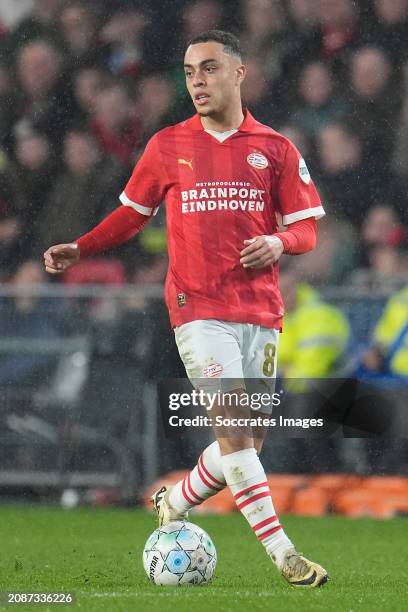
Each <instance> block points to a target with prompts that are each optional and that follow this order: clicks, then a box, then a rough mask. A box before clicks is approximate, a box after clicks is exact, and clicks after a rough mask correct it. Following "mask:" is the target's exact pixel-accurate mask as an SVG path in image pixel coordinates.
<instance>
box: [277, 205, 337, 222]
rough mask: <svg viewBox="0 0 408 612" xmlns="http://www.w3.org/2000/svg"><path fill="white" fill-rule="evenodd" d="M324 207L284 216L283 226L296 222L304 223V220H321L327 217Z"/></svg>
mask: <svg viewBox="0 0 408 612" xmlns="http://www.w3.org/2000/svg"><path fill="white" fill-rule="evenodd" d="M325 214H326V213H325V212H324V209H323V206H315V207H314V208H305V209H304V210H298V211H297V212H294V213H290V215H283V218H282V223H283V225H290V224H291V223H295V221H303V219H309V218H310V217H314V218H315V219H321V218H322V217H324V216H325Z"/></svg>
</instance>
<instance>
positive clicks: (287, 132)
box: [278, 123, 311, 165]
mask: <svg viewBox="0 0 408 612" xmlns="http://www.w3.org/2000/svg"><path fill="white" fill-rule="evenodd" d="M278 130H279V133H280V134H282V136H286V138H289V140H291V141H292V142H293V144H294V145H295V147H296V148H297V149H299V151H300V152H301V153H302V156H303V157H304V159H307V160H309V159H310V154H311V145H310V140H309V138H308V137H307V136H306V134H305V133H304V131H303V130H302V128H301V127H300V124H299V123H296V124H293V123H287V124H283V125H281V126H279V128H278ZM308 165H309V164H308Z"/></svg>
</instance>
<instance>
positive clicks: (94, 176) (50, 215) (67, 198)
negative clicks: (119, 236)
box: [36, 130, 126, 256]
mask: <svg viewBox="0 0 408 612" xmlns="http://www.w3.org/2000/svg"><path fill="white" fill-rule="evenodd" d="M64 165H65V167H64V170H63V172H62V173H61V174H60V176H59V177H58V178H57V181H56V183H55V185H54V187H53V189H52V190H51V192H50V195H49V197H48V200H47V202H46V204H45V206H44V208H43V210H42V213H41V215H40V218H39V221H38V235H37V252H36V255H37V256H40V255H41V253H42V252H43V251H44V250H45V249H46V248H48V247H49V246H50V244H56V243H58V242H67V241H69V240H74V239H76V238H78V237H79V236H80V235H82V234H84V233H85V232H87V231H88V230H89V229H91V228H92V227H93V226H94V225H96V224H97V223H98V222H99V221H100V220H101V219H102V218H103V217H104V216H106V214H107V213H108V212H110V211H111V210H112V209H113V208H114V207H115V205H116V204H117V202H118V197H119V194H120V192H121V191H122V189H123V184H124V181H125V175H126V172H125V173H124V170H123V167H122V166H120V165H119V164H117V163H116V162H114V161H113V160H111V159H109V158H108V157H106V156H104V155H103V154H102V153H101V152H100V150H99V148H98V145H97V143H96V142H95V139H94V137H93V136H92V135H91V134H89V133H87V132H81V131H75V130H72V131H70V132H68V133H67V135H66V137H65V140H64Z"/></svg>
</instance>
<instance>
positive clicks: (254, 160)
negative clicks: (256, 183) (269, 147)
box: [247, 151, 269, 170]
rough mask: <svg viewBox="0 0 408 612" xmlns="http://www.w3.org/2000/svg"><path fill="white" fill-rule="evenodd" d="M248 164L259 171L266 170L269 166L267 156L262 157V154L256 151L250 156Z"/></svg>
mask: <svg viewBox="0 0 408 612" xmlns="http://www.w3.org/2000/svg"><path fill="white" fill-rule="evenodd" d="M247 162H248V164H249V165H250V166H252V167H253V168H256V169H257V170H264V169H265V168H267V167H268V165H269V164H268V160H267V159H266V157H265V155H262V153H258V152H257V151H254V152H253V153H250V154H249V155H248V157H247Z"/></svg>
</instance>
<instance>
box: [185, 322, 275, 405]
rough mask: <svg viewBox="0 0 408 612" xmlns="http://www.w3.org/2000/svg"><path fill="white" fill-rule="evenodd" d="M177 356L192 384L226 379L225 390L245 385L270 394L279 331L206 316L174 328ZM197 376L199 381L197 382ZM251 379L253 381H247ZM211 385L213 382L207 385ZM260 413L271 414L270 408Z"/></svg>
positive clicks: (272, 388)
mask: <svg viewBox="0 0 408 612" xmlns="http://www.w3.org/2000/svg"><path fill="white" fill-rule="evenodd" d="M174 333H175V338H176V344H177V347H178V350H179V353H180V357H181V359H182V361H183V363H184V367H185V368H186V372H187V376H188V378H189V379H190V380H191V381H192V382H193V385H194V386H195V387H197V386H200V387H205V386H206V384H205V382H206V379H207V381H208V383H210V381H214V379H220V378H221V379H228V381H225V382H226V383H227V385H223V386H222V389H223V390H224V391H229V390H232V389H237V388H241V387H242V386H243V381H244V386H245V387H246V389H247V391H248V392H263V393H270V395H272V394H273V393H274V390H275V377H276V368H277V353H278V341H279V331H278V330H277V329H271V328H269V327H261V326H260V325H255V324H252V323H233V322H230V321H218V320H216V319H205V320H197V321H191V322H190V323H184V325H180V326H179V327H176V328H175V330H174ZM197 379H199V384H198V383H197ZM250 379H252V380H250ZM210 386H211V387H212V388H214V387H213V382H212V384H211V385H208V388H209V387H210ZM262 412H264V413H266V414H270V413H271V412H272V404H271V406H270V407H263V408H262Z"/></svg>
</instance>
